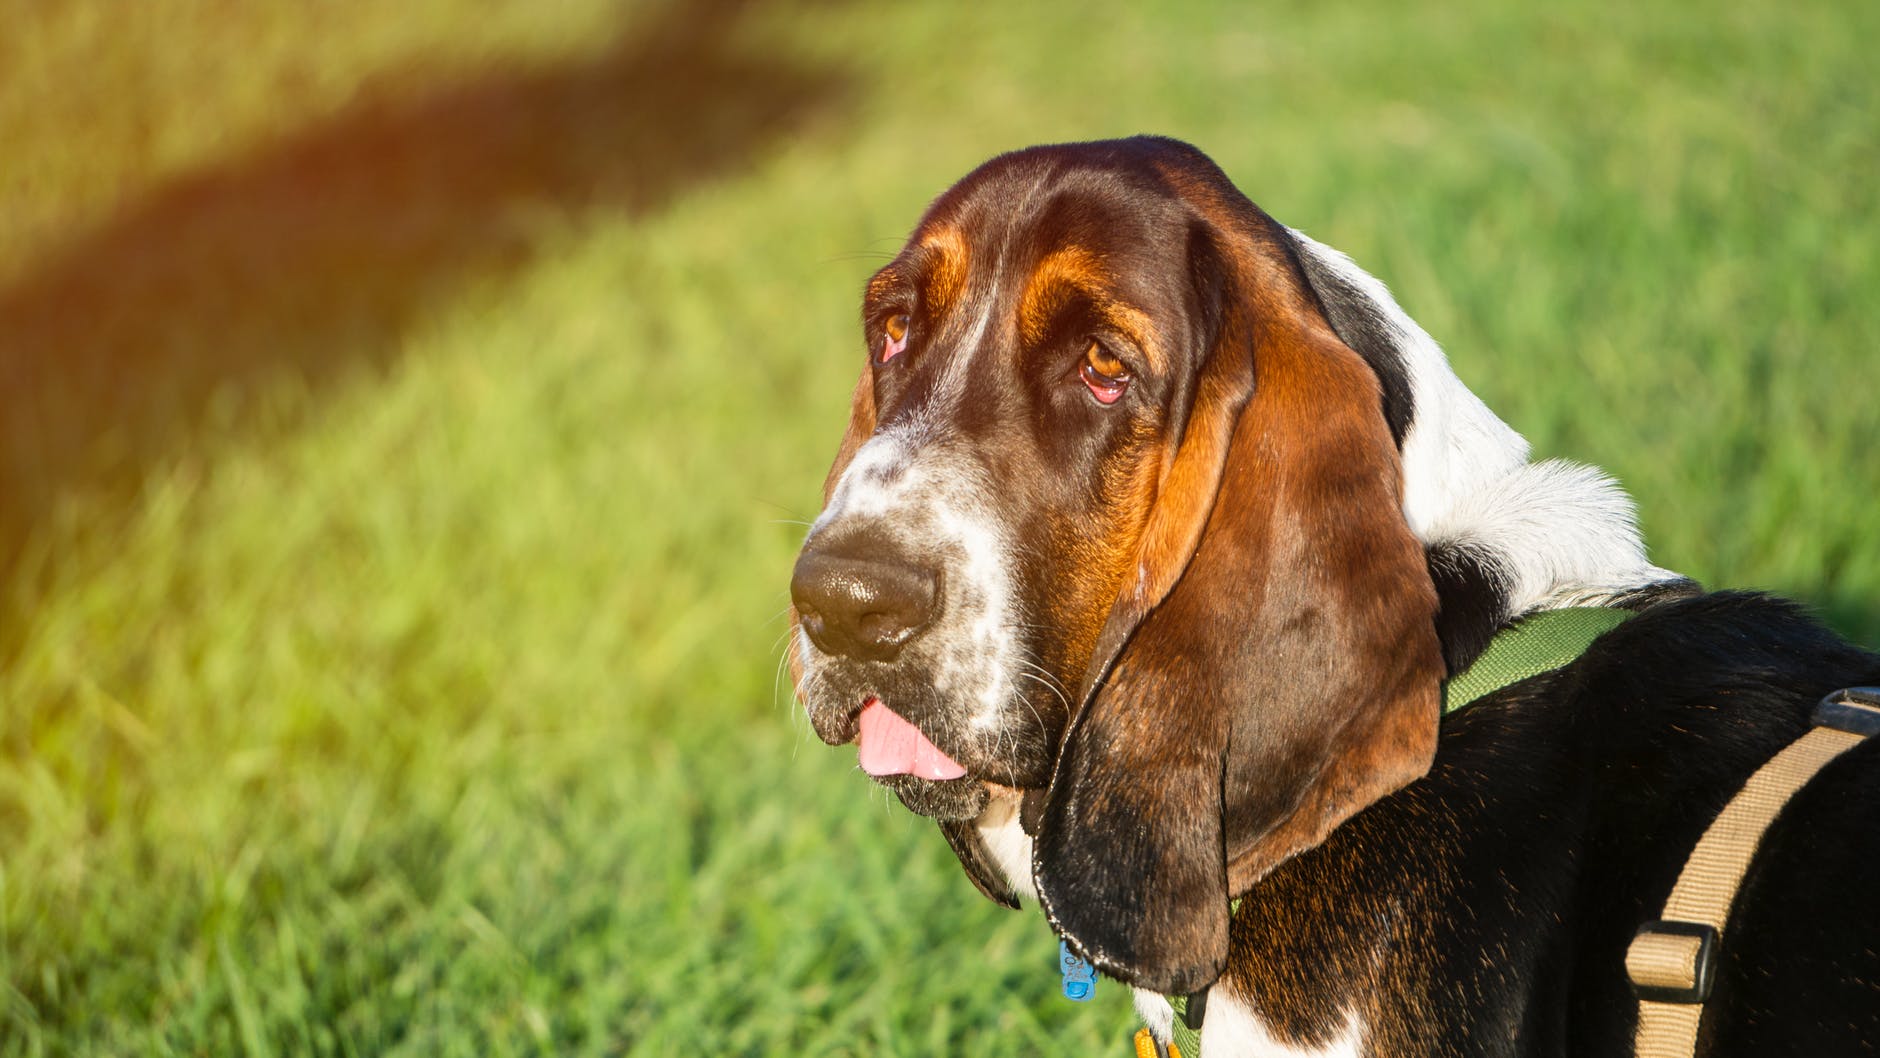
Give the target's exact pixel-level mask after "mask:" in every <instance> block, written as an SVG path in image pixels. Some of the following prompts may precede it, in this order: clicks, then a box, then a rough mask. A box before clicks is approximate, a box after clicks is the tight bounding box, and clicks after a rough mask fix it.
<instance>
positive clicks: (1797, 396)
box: [0, 0, 1880, 1055]
mask: <svg viewBox="0 0 1880 1058" xmlns="http://www.w3.org/2000/svg"><path fill="white" fill-rule="evenodd" d="M0 16H4V17H3V19H0V24H4V25H6V27H7V30H6V32H5V33H4V34H0V149H3V150H4V161H0V446H3V447H0V1053H3V1054H9V1055H13V1054H18V1055H41V1054H168V1053H178V1054H251V1055H264V1054H298V1053H318V1054H414V1055H417V1054H423V1055H432V1054H439V1055H443V1054H464V1055H474V1054H494V1053H517V1054H647V1055H655V1054H657V1055H666V1054H680V1053H701V1054H707V1053H709V1054H739V1055H769V1054H775V1055H784V1054H789V1055H810V1054H817V1055H820V1054H858V1055H859V1054H870V1055H872V1054H897V1055H906V1054H935V1055H939V1054H956V1053H993V1054H1028V1053H1039V1054H1043V1053H1072V1052H1079V1051H1095V1052H1098V1053H1102V1052H1106V1051H1107V1052H1109V1053H1123V1047H1124V1044H1123V1038H1124V1034H1125V1032H1126V1029H1127V1027H1128V1025H1129V1022H1130V1016H1129V1013H1128V1010H1127V1002H1126V1000H1125V999H1124V998H1123V990H1122V989H1121V988H1119V987H1115V986H1111V987H1109V988H1107V989H1104V990H1103V991H1102V992H1101V993H1100V999H1102V1001H1101V1002H1099V1003H1097V1004H1095V1005H1093V1006H1092V1007H1088V1008H1085V1007H1072V1006H1071V1005H1070V1004H1067V1003H1064V1002H1063V1001H1061V1000H1059V999H1056V998H1055V990H1056V977H1055V973H1054V972H1053V967H1054V956H1055V951H1054V947H1053V944H1052V942H1051V939H1050V937H1049V934H1048V932H1047V931H1046V929H1045V927H1044V925H1043V924H1042V922H1041V921H1040V920H1039V919H1038V918H1037V916H1036V915H1033V914H1024V915H1012V914H1007V913H1004V912H1000V911H998V910H997V909H995V908H993V907H991V906H990V905H989V904H986V903H985V902H984V901H983V900H981V899H980V898H979V897H978V896H977V895H976V894H975V893H974V892H973V891H972V889H971V887H970V886H969V885H968V884H967V883H966V882H965V880H964V879H963V878H962V877H960V876H959V873H958V869H957V867H956V866H955V865H954V864H953V862H952V860H951V858H950V856H949V855H948V853H947V852H946V850H945V847H944V845H943V843H942V842H941V841H940V840H939V839H938V837H937V836H936V835H934V834H933V833H932V831H931V828H930V826H929V825H928V824H925V823H923V822H922V821H919V820H916V819H913V818H912V817H910V816H908V815H907V814H906V813H904V812H903V811H901V810H900V809H899V808H898V806H894V805H892V804H891V803H890V802H889V800H888V799H887V798H886V797H885V796H884V795H883V794H882V793H880V792H878V791H876V790H875V789H874V788H873V787H872V786H870V785H869V784H868V783H867V782H866V781H865V780H864V779H863V778H862V777H861V776H860V775H858V774H856V773H855V769H854V768H853V755H852V753H851V752H844V751H835V750H829V749H827V748H825V747H823V746H822V745H821V744H820V743H818V742H816V741H815V740H814V738H813V737H812V736H811V735H810V734H809V733H808V731H807V729H806V727H805V725H804V724H803V723H802V722H801V720H800V718H799V713H798V712H797V710H796V709H795V708H794V707H793V705H792V704H791V702H790V700H789V695H788V688H787V680H785V679H783V678H782V677H781V674H780V671H779V668H778V660H779V651H780V647H781V636H782V634H783V631H784V623H783V611H784V608H785V606H786V604H787V592H786V584H787V577H788V569H789V564H790V561H791V559H792V555H793V552H794V549H795V545H796V543H797V541H798V539H799V537H800V533H801V524H800V522H801V521H802V520H805V519H807V518H809V517H811V516H813V514H814V511H815V508H816V503H817V492H816V489H817V485H818V483H819V481H820V478H821V475H822V472H823V469H824V467H825V465H826V460H827V459H828V457H829V455H830V453H831V451H832V450H833V446H834V442H835V440H836V438H837V436H838V433H839V429H840V425H841V421H842V417H843V415H844V413H845V408H846V397H847V392H848V387H849V384H850V381H851V379H852V377H853V372H854V370H855V369H856V367H857V365H858V363H859V357H860V356H861V349H860V345H859V339H858V337H857V334H856V328H855V326H854V317H855V312H856V308H855V306H856V298H857V294H858V291H859V287H860V283H861V280H862V279H863V278H864V277H865V276H866V275H867V274H868V273H869V272H870V271H871V270H872V269H873V268H874V267H876V266H877V264H878V263H879V262H880V261H881V260H882V259H884V258H885V257H886V256H887V255H889V254H890V253H891V252H892V250H893V248H894V247H895V246H896V244H897V243H898V240H899V239H900V238H901V236H902V235H904V234H905V232H906V230H907V229H908V228H909V227H910V226H911V225H912V223H913V221H914V219H915V217H916V215H917V214H918V212H919V210H920V208H921V207H922V205H923V204H924V203H925V202H926V201H927V199H928V198H930V197H931V196H932V195H934V194H935V193H937V192H938V191H939V190H941V189H942V188H943V187H944V186H946V185H947V184H948V183H950V182H951V181H952V180H954V179H955V178H957V177H958V176H960V175H961V174H963V173H964V172H965V171H966V170H967V169H969V168H970V167H972V166H973V165H974V164H976V163H978V162H979V161H981V160H983V159H984V158H985V157H987V156H989V155H991V154H992V153H994V152H997V151H1000V150H1004V149H1008V148H1012V147H1017V146H1022V145H1025V144H1028V143H1033V142H1041V141H1054V140H1064V139H1085V138H1094V137H1099V136H1109V135H1121V134H1128V133H1133V132H1138V131H1156V132H1163V133H1168V134H1172V135H1177V136H1181V137H1183V138H1187V139H1190V140H1192V141H1194V142H1195V143H1197V144H1199V145H1200V146H1202V147H1203V148H1204V149H1205V150H1208V151H1209V152H1210V153H1212V154H1213V155H1214V157H1215V158H1216V159H1217V160H1219V161H1220V162H1221V163H1222V165H1223V166H1224V167H1225V168H1226V169H1227V170H1228V172H1229V173H1230V174H1231V175H1233V176H1234V177H1235V178H1236V179H1237V181H1239V183H1240V184H1241V186H1242V187H1243V188H1244V189H1246V190H1247V191H1248V193H1249V194H1251V195H1252V196H1253V197H1254V198H1255V199H1256V200H1257V201H1259V202H1261V203H1262V204H1263V205H1264V206H1266V207H1267V208H1268V209H1269V210H1270V211H1271V212H1273V213H1274V214H1275V215H1276V216H1278V217H1280V218H1281V219H1282V220H1285V221H1287V222H1288V223H1291V224H1294V225H1296V226H1299V227H1302V228H1304V229H1305V230H1307V231H1309V232H1311V233H1312V234H1314V235H1315V236H1316V237H1318V238H1320V239H1322V240H1325V241H1327V242H1330V243H1331V244H1333V245H1335V246H1338V247H1340V248H1342V249H1345V250H1346V251H1348V252H1350V253H1351V254H1353V256H1354V257H1356V259H1357V260H1358V261H1359V262H1360V263H1362V264H1364V265H1366V266H1367V267H1368V268H1370V269H1371V270H1372V271H1374V272H1375V273H1377V274H1378V275H1380V276H1381V277H1382V278H1384V279H1385V280H1386V281H1387V282H1389V283H1390V284H1391V285H1392V286H1393V288H1394V289H1395V290H1396V292H1397V294H1398V296H1399V298H1400V300H1401V301H1402V302H1403V303H1404V305H1405V306H1406V307H1407V308H1408V309H1409V310H1410V311H1411V313H1412V314H1413V315H1415V316H1417V317H1418V318H1419V319H1420V320H1421V321H1422V322H1423V323H1424V324H1425V325H1426V326H1427V327H1428V328H1429V329H1430V330H1431V332H1432V333H1434V334H1435V335H1436V336H1437V337H1438V338H1439V340H1441V341H1443V342H1444V344H1445V345H1446V347H1447V348H1448V349H1449V351H1450V354H1451V357H1452V359H1453V360H1454V362H1455V364H1456V367H1457V369H1458V371H1459V372H1460V373H1461V375H1462V376H1463V378H1464V379H1465V380H1466V381H1468V382H1469V383H1470V384H1471V385H1472V386H1473V387H1474V388H1475V389H1476V390H1477V391H1478V392H1479V393H1481V394H1482V395H1483V396H1484V398H1485V399H1486V400H1487V401H1488V402H1489V404H1490V405H1491V406H1492V407H1494V408H1496V409H1497V410H1498V411H1499V412H1501V413H1502V414H1503V416H1504V417H1506V418H1507V419H1509V421H1510V422H1512V423H1513V424H1515V426H1516V427H1517V428H1519V429H1521V430H1523V431H1524V432H1526V433H1527V434H1528V436H1529V437H1530V438H1531V439H1533V440H1534V442H1535V445H1536V449H1537V452H1538V453H1539V454H1541V455H1563V456H1570V457H1573V458H1578V459H1582V460H1586V461H1590V462H1595V463H1598V464H1600V465H1603V466H1605V467H1606V468H1608V469H1609V470H1611V471H1612V472H1614V473H1615V474H1617V475H1618V476H1619V477H1620V478H1621V480H1623V481H1624V482H1625V483H1626V484H1627V485H1628V486H1629V487H1630V488H1631V490H1632V491H1633V492H1634V494H1635V495H1636V496H1637V497H1638V499H1639V505H1640V510H1641V515H1642V519H1643V522H1644V526H1645V530H1646V534H1647V539H1648V540H1649V541H1650V542H1651V543H1652V545H1653V556H1654V558H1655V559H1656V560H1657V561H1658V562H1660V563H1661V564H1663V565H1667V566H1671V567H1674V568H1677V569H1679V570H1681V571H1684V572H1687V573H1689V574H1692V575H1694V576H1696V577H1698V578H1700V579H1702V580H1704V581H1705V582H1707V583H1711V584H1713V585H1729V586H1761V587H1768V588H1772V589H1776V590H1780V591H1784V592H1788V593H1791V594H1794V595H1796V596H1799V597H1800V598H1802V599H1804V600H1806V601H1808V602H1810V603H1811V604H1813V605H1815V606H1816V607H1818V608H1819V609H1820V610H1822V611H1823V612H1824V613H1825V614H1826V615H1827V616H1828V617H1829V618H1830V620H1831V621H1833V622H1834V623H1835V624H1836V625H1837V626H1838V627H1840V628H1841V629H1842V630H1843V631H1844V632H1846V633H1848V634H1850V635H1852V636H1854V637H1856V638H1858V639H1861V640H1863V641H1865V642H1867V643H1870V644H1871V643H1873V642H1875V641H1876V640H1877V639H1880V540H1877V539H1876V534H1875V532H1874V530H1873V528H1872V526H1873V525H1874V521H1873V517H1874V516H1873V511H1874V500H1873V488H1874V485H1875V483H1876V482H1880V454H1877V453H1880V401H1876V400H1875V399H1874V396H1873V394H1874V382H1875V380H1876V371H1875V366H1876V362H1877V361H1876V350H1880V309H1877V308H1876V305H1875V300H1874V297H1875V295H1874V291H1876V290H1880V257H1877V250H1876V247H1877V246H1880V222H1877V221H1876V206H1877V205H1880V201H1877V198H1880V193H1877V192H1876V183H1877V182H1876V180H1875V174H1876V173H1880V131H1877V130H1880V126H1877V125H1876V123H1875V120H1874V115H1875V114H1876V113H1880V71H1877V70H1876V69H1875V67H1874V66H1873V64H1872V62H1871V56H1870V49H1869V47H1868V43H1869V42H1871V41H1872V40H1873V39H1875V37H1876V35H1877V34H1880V7H1877V6H1876V5H1873V4H1861V3H1843V4H1828V3H1813V2H1796V0H1781V2H1776V0H1768V2H1754V3H1736V4H1730V5H1709V4H1695V3H1687V4H1639V3H1622V2H1610V3H1608V2H1580V0H1575V2H1570V3H1562V4H1555V5H1548V6H1546V7H1545V8H1544V9H1535V8H1531V7H1529V8H1518V7H1514V6H1510V5H1504V4H1501V3H1498V2H1493V0H1473V2H1463V3H1457V4H1451V5H1445V6H1443V7H1441V8H1440V9H1424V8H1423V7H1421V6H1420V5H1416V6H1412V5H1396V4H1389V3H1381V2H1379V3H1367V4H1359V5H1308V4H1270V5H1260V6H1257V7H1256V6H1252V5H1240V6H1235V7H1233V8H1231V12H1230V9H1228V8H1227V7H1225V6H1217V5H1208V4H1199V3H1171V4H1164V5H1158V6H1157V8H1156V10H1154V11H1148V10H1143V9H1138V8H1137V7H1135V6H1132V5H1125V4H1121V3H1108V2H1096V3H1090V2H1087V3H1080V4H1075V5H1072V4H1064V5H1056V6H1030V5H998V6H997V7H996V8H995V7H983V6H974V5H954V4H938V3H936V4H907V5H865V4H859V3H855V4H845V3H835V2H817V3H801V4H759V3H747V4H739V3H732V2H706V3H684V4H681V3H670V4H663V5H662V4H655V3H637V4H628V5H624V6H623V5H620V4H618V3H611V2H602V0H565V2H559V3H556V4H553V5H548V4H530V3H523V2H515V3H501V4H472V3H469V2H468V0H412V2H410V3H404V4H396V5H387V4H378V3H367V2H363V0H327V2H323V3H320V4H267V5H263V4H238V3H227V2H214V0H150V2H147V3H139V4H122V3H116V2H112V0H74V2H66V3H58V4H51V3H40V2H38V0H0Z"/></svg>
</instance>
